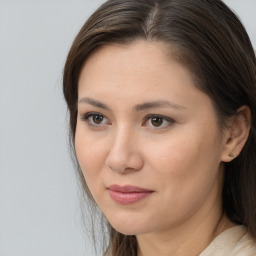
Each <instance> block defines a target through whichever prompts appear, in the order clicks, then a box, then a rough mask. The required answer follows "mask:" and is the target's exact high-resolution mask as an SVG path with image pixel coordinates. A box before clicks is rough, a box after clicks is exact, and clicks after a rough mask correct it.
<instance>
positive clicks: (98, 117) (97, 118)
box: [93, 115, 103, 124]
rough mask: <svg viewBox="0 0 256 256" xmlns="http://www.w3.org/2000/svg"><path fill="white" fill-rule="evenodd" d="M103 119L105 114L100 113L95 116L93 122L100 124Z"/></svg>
mask: <svg viewBox="0 0 256 256" xmlns="http://www.w3.org/2000/svg"><path fill="white" fill-rule="evenodd" d="M102 120H103V116H100V115H95V116H93V122H94V123H96V124H100V123H101V122H102Z"/></svg>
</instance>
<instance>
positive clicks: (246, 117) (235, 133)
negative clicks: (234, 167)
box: [221, 106, 251, 162]
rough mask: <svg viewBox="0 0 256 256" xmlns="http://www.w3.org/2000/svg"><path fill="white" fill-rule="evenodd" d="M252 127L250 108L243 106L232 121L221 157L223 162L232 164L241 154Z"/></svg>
mask: <svg viewBox="0 0 256 256" xmlns="http://www.w3.org/2000/svg"><path fill="white" fill-rule="evenodd" d="M250 126H251V111H250V108H249V107H248V106H242V107H240V108H239V109H238V110H237V114H236V115H235V116H234V117H233V118H232V120H231V121H230V125H229V128H228V131H227V133H226V136H225V138H226V139H225V140H226V141H225V145H224V149H223V152H222V156H221V160H222V161H223V162H230V161H232V160H233V159H234V158H235V157H237V156H238V155H239V154H240V152H241V151H242V149H243V147H244V145H245V143H246V141H247V139H248V136H249V131H250Z"/></svg>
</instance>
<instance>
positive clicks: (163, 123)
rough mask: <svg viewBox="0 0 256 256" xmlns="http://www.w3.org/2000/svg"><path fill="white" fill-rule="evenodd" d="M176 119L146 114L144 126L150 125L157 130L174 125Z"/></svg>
mask: <svg viewBox="0 0 256 256" xmlns="http://www.w3.org/2000/svg"><path fill="white" fill-rule="evenodd" d="M174 123H175V121H174V120H173V119H172V118H170V117H167V116H162V115H157V114H151V115H148V116H146V118H145V119H144V122H143V124H142V126H148V127H150V128H152V129H155V130H161V129H165V128H168V127H169V126H171V125H173V124H174Z"/></svg>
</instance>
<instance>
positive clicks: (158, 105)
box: [78, 97, 185, 111]
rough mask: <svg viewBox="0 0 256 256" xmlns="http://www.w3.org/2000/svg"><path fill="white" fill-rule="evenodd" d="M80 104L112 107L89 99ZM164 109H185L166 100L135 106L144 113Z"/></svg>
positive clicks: (84, 99)
mask: <svg viewBox="0 0 256 256" xmlns="http://www.w3.org/2000/svg"><path fill="white" fill-rule="evenodd" d="M78 103H79V104H80V103H88V104H90V105H92V106H95V107H98V108H102V109H106V110H111V109H110V107H108V106H107V105H106V104H104V103H102V102H100V101H97V100H94V99H91V98H88V97H84V98H82V99H80V100H79V102H78ZM163 107H169V108H174V109H177V110H183V109H185V107H184V106H181V105H179V104H177V103H175V102H170V101H164V100H157V101H151V102H145V103H142V104H138V105H135V107H134V109H135V110H136V111H142V110H144V109H150V108H163Z"/></svg>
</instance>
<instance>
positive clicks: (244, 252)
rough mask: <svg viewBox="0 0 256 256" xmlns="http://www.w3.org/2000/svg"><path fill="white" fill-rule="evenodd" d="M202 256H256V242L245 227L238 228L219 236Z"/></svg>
mask: <svg viewBox="0 0 256 256" xmlns="http://www.w3.org/2000/svg"><path fill="white" fill-rule="evenodd" d="M200 256H256V241H255V240H254V239H252V238H251V237H250V235H249V233H248V232H247V229H246V228H245V227H243V226H236V227H233V228H230V229H228V230H226V231H224V232H223V233H221V234H220V235H219V236H217V237H216V238H215V239H214V240H213V241H212V243H211V244H210V245H209V246H208V247H207V248H206V249H205V250H204V251H203V252H202V253H201V254H200Z"/></svg>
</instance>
